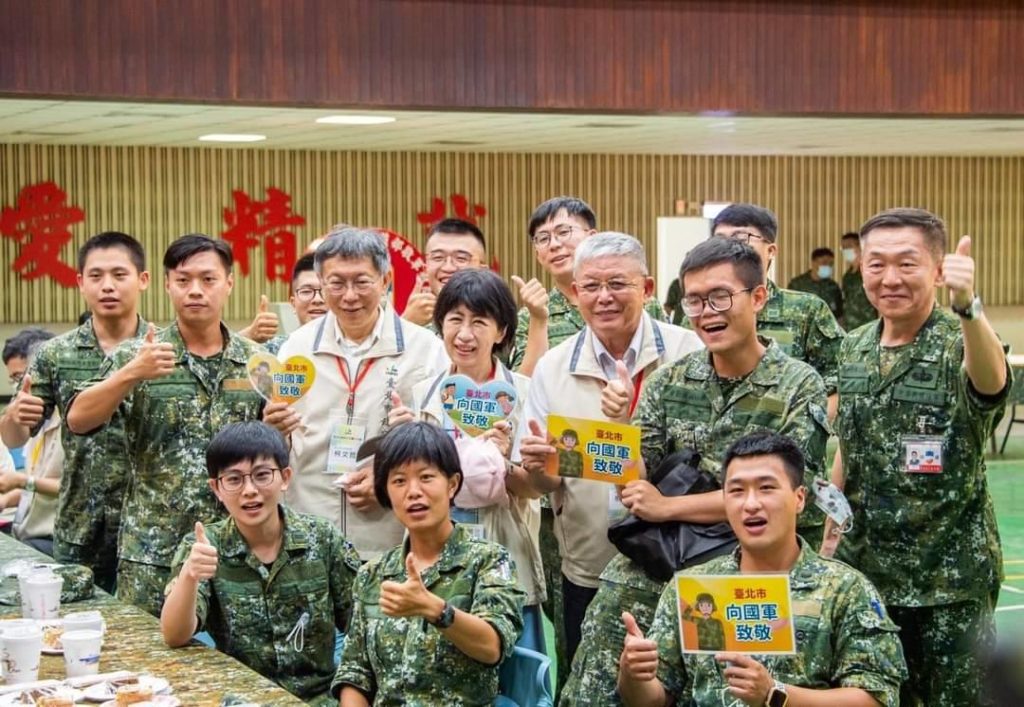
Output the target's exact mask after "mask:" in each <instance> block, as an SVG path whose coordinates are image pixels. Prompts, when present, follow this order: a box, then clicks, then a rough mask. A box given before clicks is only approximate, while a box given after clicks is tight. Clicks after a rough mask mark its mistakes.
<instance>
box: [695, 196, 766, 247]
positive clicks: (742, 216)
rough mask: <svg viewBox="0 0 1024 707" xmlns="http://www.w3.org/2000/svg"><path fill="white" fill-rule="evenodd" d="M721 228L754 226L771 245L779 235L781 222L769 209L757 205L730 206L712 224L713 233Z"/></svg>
mask: <svg viewBox="0 0 1024 707" xmlns="http://www.w3.org/2000/svg"><path fill="white" fill-rule="evenodd" d="M719 226H734V227H737V228H738V227H741V226H753V227H754V228H756V229H757V230H758V231H760V232H761V235H762V236H764V237H765V240H767V241H768V242H769V243H774V242H775V239H776V238H778V235H779V221H778V219H776V218H775V214H774V213H772V212H771V211H770V210H769V209H766V208H764V207H763V206H758V205H757V204H730V205H729V206H726V207H725V208H724V209H722V210H721V211H720V212H719V214H718V215H717V216H715V220H714V221H713V222H712V224H711V232H712V233H714V232H715V229H716V228H718V227H719Z"/></svg>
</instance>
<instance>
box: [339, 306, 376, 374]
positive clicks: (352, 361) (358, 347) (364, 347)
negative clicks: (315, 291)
mask: <svg viewBox="0 0 1024 707" xmlns="http://www.w3.org/2000/svg"><path fill="white" fill-rule="evenodd" d="M384 321H385V317H384V308H383V307H380V308H379V309H378V310H377V321H376V322H375V323H374V325H373V331H371V332H370V335H369V336H368V337H366V338H365V339H363V340H362V341H352V340H351V339H349V338H348V337H346V336H345V332H344V331H342V329H341V326H339V325H338V319H337V317H334V323H335V330H334V336H335V341H337V342H338V347H339V348H340V349H341V351H342V355H343V356H344V357H345V360H346V361H347V362H348V367H349V370H350V371H354V370H356V369H357V368H358V367H359V362H360V361H361V360H362V359H363V357H364V356H366V354H367V352H368V351H369V350H370V349H371V348H373V345H374V344H376V343H377V342H378V341H380V335H381V332H382V331H384Z"/></svg>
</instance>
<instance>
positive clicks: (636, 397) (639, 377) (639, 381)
mask: <svg viewBox="0 0 1024 707" xmlns="http://www.w3.org/2000/svg"><path fill="white" fill-rule="evenodd" d="M643 382H644V369H642V368H641V369H640V372H639V373H637V374H636V376H635V377H634V378H633V400H632V402H630V403H629V419H630V420H632V419H633V413H634V412H636V404H637V403H638V402H640V386H641V385H643Z"/></svg>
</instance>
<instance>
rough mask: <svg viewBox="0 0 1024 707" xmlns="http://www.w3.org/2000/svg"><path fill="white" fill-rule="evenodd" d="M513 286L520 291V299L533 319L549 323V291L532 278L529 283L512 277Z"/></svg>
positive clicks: (514, 276)
mask: <svg viewBox="0 0 1024 707" xmlns="http://www.w3.org/2000/svg"><path fill="white" fill-rule="evenodd" d="M512 284H513V285H515V286H516V289H517V290H519V299H520V300H522V302H523V306H524V307H526V311H528V312H529V313H530V318H531V319H540V320H542V321H547V318H548V291H547V290H546V289H544V285H543V284H542V283H541V282H540V280H538V279H537V278H531V279H530V281H529V282H526V281H524V280H523V278H521V277H519V276H518V275H513V276H512Z"/></svg>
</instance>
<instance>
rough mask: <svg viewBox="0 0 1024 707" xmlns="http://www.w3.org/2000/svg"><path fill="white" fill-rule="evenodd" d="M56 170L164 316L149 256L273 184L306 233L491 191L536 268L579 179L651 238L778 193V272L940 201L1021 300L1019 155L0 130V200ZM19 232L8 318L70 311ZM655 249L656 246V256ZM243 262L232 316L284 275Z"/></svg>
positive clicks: (1011, 295)
mask: <svg viewBox="0 0 1024 707" xmlns="http://www.w3.org/2000/svg"><path fill="white" fill-rule="evenodd" d="M49 179H52V180H55V181H56V182H58V183H59V184H60V185H61V186H62V187H63V188H64V189H65V190H66V191H67V193H68V196H69V201H70V202H71V203H74V204H76V205H78V206H81V207H82V208H83V209H85V211H86V217H87V219H86V222H85V223H84V224H80V225H78V226H76V227H75V228H74V234H75V240H74V243H73V244H72V245H70V246H68V247H67V249H66V250H65V253H64V259H65V261H66V262H68V263H73V262H74V251H75V249H77V247H78V245H80V244H81V243H82V242H83V241H84V240H85V238H87V237H88V235H90V234H92V233H95V232H98V231H101V230H108V229H117V230H123V231H127V232H129V233H132V234H133V235H136V236H137V237H139V238H140V239H141V240H142V241H143V242H144V243H145V245H146V248H147V251H148V252H149V254H150V259H151V266H150V267H151V269H152V270H153V271H154V279H155V281H154V285H153V287H152V289H151V292H150V294H149V295H148V296H146V297H145V300H144V306H143V310H144V314H145V315H146V316H148V317H152V318H156V319H158V320H167V319H169V318H170V317H171V311H170V305H169V303H168V302H167V300H166V298H164V297H161V296H159V291H160V290H162V288H163V275H162V273H161V272H158V271H159V269H160V268H159V265H158V264H159V260H160V257H161V255H162V253H163V250H164V249H165V248H166V246H167V245H168V243H170V241H171V240H173V239H174V238H176V237H177V236H179V235H181V234H183V233H187V232H195V231H199V232H204V233H209V234H218V233H220V231H221V230H222V229H223V228H224V224H223V220H222V210H223V209H224V208H225V207H227V206H230V205H231V204H232V201H231V191H232V189H242V190H245V191H247V192H249V193H250V194H251V195H252V196H253V197H254V198H262V197H263V194H264V190H265V189H266V188H267V187H278V188H280V189H283V190H285V191H287V192H289V193H290V194H291V195H292V197H293V202H292V204H293V209H294V210H295V211H296V212H297V213H299V214H302V215H304V216H305V217H306V218H307V226H305V227H301V228H299V229H298V232H299V238H300V241H302V242H308V241H309V240H312V239H313V238H314V237H316V236H317V235H319V234H321V233H322V232H323V231H324V230H326V229H327V227H329V226H330V225H331V224H333V223H336V222H338V221H346V222H349V223H355V224H365V225H376V226H383V227H386V228H390V229H392V230H395V231H398V232H399V233H403V234H405V235H407V236H408V237H410V238H411V239H412V240H413V241H414V242H416V243H420V244H422V241H423V230H422V226H420V225H419V224H418V223H417V222H416V214H417V212H419V211H427V210H429V208H430V205H431V200H432V198H433V197H434V196H440V197H442V198H447V196H448V195H450V194H453V193H461V194H464V195H465V196H467V197H468V198H469V199H470V200H471V201H472V202H476V203H482V204H483V205H485V206H486V208H487V210H488V214H487V216H486V217H484V218H483V219H482V220H481V221H480V224H481V226H482V227H483V229H484V231H485V233H486V234H487V236H488V239H489V242H490V244H491V254H492V255H494V256H496V257H497V258H498V259H499V260H500V261H501V265H502V271H503V272H504V273H505V274H512V273H517V274H521V275H524V276H530V275H535V274H539V273H538V270H537V267H536V265H535V263H534V261H533V255H532V252H531V248H530V245H529V243H528V241H527V238H526V235H525V224H526V220H527V217H528V216H529V214H530V211H531V209H532V208H533V207H534V206H535V205H536V204H537V203H539V202H540V201H542V200H544V199H545V198H547V197H549V196H552V195H555V194H563V193H568V194H576V195H579V196H581V197H583V198H584V199H586V200H588V201H589V202H590V203H591V204H592V205H593V206H594V208H595V209H596V211H597V213H598V217H599V226H600V227H602V228H607V229H615V230H621V231H626V232H628V233H633V234H635V235H637V236H638V237H639V238H640V239H641V240H643V241H644V242H645V243H646V244H647V245H648V247H649V248H651V249H653V242H654V233H655V220H656V218H657V217H658V216H662V215H671V214H672V212H673V210H674V204H675V202H676V200H677V199H684V200H687V201H691V202H693V201H701V200H713V201H740V200H749V201H754V202H757V203H761V204H764V205H767V206H769V207H771V208H773V209H774V210H775V211H776V212H777V213H778V215H779V219H780V222H781V235H780V247H781V260H780V263H779V266H780V267H779V270H778V275H779V278H780V280H781V281H783V282H785V281H787V280H788V279H789V278H790V277H792V276H793V275H794V274H797V273H798V272H800V271H802V270H803V269H805V268H806V267H807V264H806V261H807V258H808V253H809V252H810V250H811V249H812V248H814V247H817V246H821V245H825V246H830V247H832V248H833V249H836V250H838V247H839V236H840V234H841V233H842V232H843V231H846V230H850V229H854V228H856V227H857V226H858V224H860V223H861V222H862V221H863V220H864V219H865V218H866V217H867V216H869V215H871V214H872V213H874V212H875V211H877V210H879V209H881V208H884V207H888V206H896V205H915V206H922V207H925V208H929V209H932V210H934V211H936V212H937V213H939V214H941V215H942V216H944V217H945V218H946V220H947V222H948V223H949V226H950V231H951V233H952V234H954V235H959V234H962V233H970V234H972V235H974V236H975V243H976V247H975V254H976V257H977V258H978V262H979V277H980V283H981V285H980V290H981V292H982V294H983V296H984V297H985V299H986V301H987V302H988V303H989V304H994V305H996V304H1021V303H1024V278H1021V277H1020V274H1021V273H1024V235H1022V228H1024V195H1022V193H1021V190H1022V187H1024V158H1022V157H1006V158H999V157H978V158H961V157H745V156H652V155H553V154H536V155H534V154H464V153H400V152H394V153H392V152H378V153H357V152H312V151H271V150H217V149H204V148H195V149H192V148H188V149H185V148H175V149H170V148H152V147H95V146H34V145H0V206H10V205H13V203H14V201H15V199H16V196H17V193H18V191H19V189H21V188H22V187H24V186H26V185H28V184H32V183H34V182H38V181H44V180H49ZM18 247H19V246H18V244H17V243H16V242H14V241H13V240H11V239H9V238H2V239H0V287H2V290H3V293H4V297H3V298H2V301H0V307H2V319H3V321H5V322H8V323H15V322H34V321H39V322H46V321H50V322H56V321H68V322H69V321H73V320H74V319H75V318H76V317H77V315H78V313H79V311H80V309H81V306H82V305H81V302H80V301H79V299H78V296H77V292H76V291H75V290H64V289H60V288H58V287H56V286H55V285H53V284H52V283H50V282H48V281H45V280H36V281H33V282H24V281H22V280H20V279H19V278H18V277H17V275H16V274H15V273H14V272H13V271H12V269H11V263H12V262H13V260H14V258H15V256H16V253H17V249H18ZM653 257H654V254H653V253H652V258H653ZM262 272H263V269H262V259H261V257H260V254H259V252H258V251H256V252H254V253H253V259H252V274H251V275H250V276H249V277H248V278H237V280H236V289H235V293H234V295H233V297H232V301H231V303H230V306H229V311H228V312H227V318H228V319H244V318H247V317H249V316H250V314H251V312H252V311H253V309H254V308H255V306H256V304H257V302H258V301H259V295H260V294H261V293H266V294H268V295H271V297H272V298H276V299H281V298H283V297H284V296H285V294H286V292H285V288H284V285H282V284H280V283H276V284H275V285H274V286H269V285H268V284H267V283H266V282H265V281H264V280H263V278H262Z"/></svg>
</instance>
